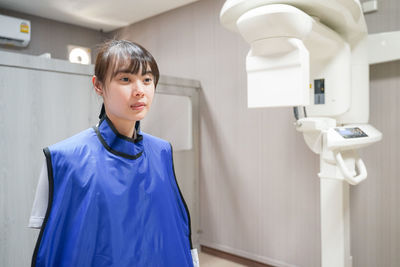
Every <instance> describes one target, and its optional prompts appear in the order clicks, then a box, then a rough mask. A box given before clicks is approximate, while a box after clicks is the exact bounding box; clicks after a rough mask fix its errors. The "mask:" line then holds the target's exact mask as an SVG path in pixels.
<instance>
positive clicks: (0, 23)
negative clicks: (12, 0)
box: [0, 15, 31, 47]
mask: <svg viewBox="0 0 400 267" xmlns="http://www.w3.org/2000/svg"><path fill="white" fill-rule="evenodd" d="M30 40H31V22H30V21H29V20H25V19H19V18H14V17H9V16H4V15H0V44H6V45H14V46H22V47H25V46H28V44H29V41H30Z"/></svg>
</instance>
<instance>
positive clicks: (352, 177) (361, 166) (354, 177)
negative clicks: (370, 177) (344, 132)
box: [335, 152, 368, 185]
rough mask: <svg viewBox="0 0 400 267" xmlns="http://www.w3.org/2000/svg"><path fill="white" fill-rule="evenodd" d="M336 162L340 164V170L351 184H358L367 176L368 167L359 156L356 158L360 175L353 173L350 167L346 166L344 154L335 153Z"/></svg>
mask: <svg viewBox="0 0 400 267" xmlns="http://www.w3.org/2000/svg"><path fill="white" fill-rule="evenodd" d="M335 159H336V163H337V165H338V166H339V169H340V171H341V172H342V174H343V176H344V179H345V180H346V181H347V182H348V183H349V184H351V185H356V184H358V183H360V182H362V181H363V180H365V178H367V174H368V173H367V169H366V168H365V164H364V162H363V160H362V159H361V158H359V157H357V159H356V166H357V169H358V171H359V174H358V175H352V174H351V172H350V171H349V169H348V168H347V167H346V165H345V163H344V160H343V157H342V154H341V153H340V152H337V153H336V155H335Z"/></svg>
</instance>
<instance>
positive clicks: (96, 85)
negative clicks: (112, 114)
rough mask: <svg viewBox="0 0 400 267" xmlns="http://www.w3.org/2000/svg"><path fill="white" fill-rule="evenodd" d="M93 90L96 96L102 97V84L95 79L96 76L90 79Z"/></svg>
mask: <svg viewBox="0 0 400 267" xmlns="http://www.w3.org/2000/svg"><path fill="white" fill-rule="evenodd" d="M92 83H93V88H94V90H95V91H96V94H98V95H100V96H102V95H103V93H104V92H103V84H102V83H101V82H100V81H99V79H97V77H96V75H93V77H92Z"/></svg>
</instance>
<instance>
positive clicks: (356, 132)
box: [335, 127, 368, 138]
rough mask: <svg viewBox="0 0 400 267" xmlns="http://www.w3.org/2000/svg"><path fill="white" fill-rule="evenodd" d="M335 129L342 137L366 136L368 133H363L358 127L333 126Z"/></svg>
mask: <svg viewBox="0 0 400 267" xmlns="http://www.w3.org/2000/svg"><path fill="white" fill-rule="evenodd" d="M335 130H336V131H337V132H338V133H339V134H340V135H341V136H343V137H344V138H359V137H367V136H368V135H367V134H366V133H364V132H363V131H362V130H361V129H360V128H358V127H354V128H335Z"/></svg>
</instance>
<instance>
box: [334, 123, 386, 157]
mask: <svg viewBox="0 0 400 267" xmlns="http://www.w3.org/2000/svg"><path fill="white" fill-rule="evenodd" d="M381 139H382V133H381V132H379V131H378V130H377V129H375V128H374V127H373V126H372V125H370V124H351V125H346V126H344V127H334V128H330V129H329V130H328V134H327V148H328V149H330V150H339V151H344V150H349V149H357V148H361V147H365V146H368V145H370V144H372V143H375V142H378V141H380V140H381Z"/></svg>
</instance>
